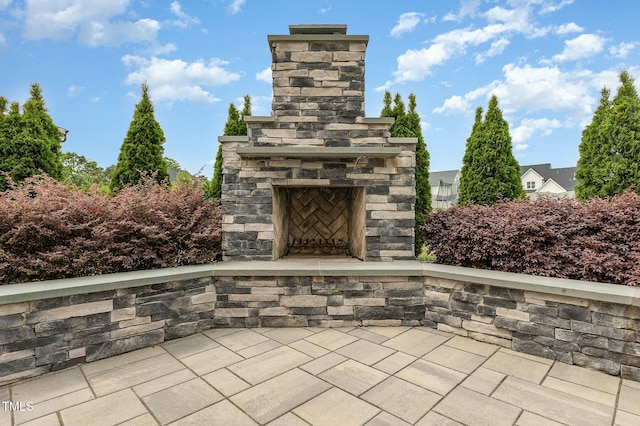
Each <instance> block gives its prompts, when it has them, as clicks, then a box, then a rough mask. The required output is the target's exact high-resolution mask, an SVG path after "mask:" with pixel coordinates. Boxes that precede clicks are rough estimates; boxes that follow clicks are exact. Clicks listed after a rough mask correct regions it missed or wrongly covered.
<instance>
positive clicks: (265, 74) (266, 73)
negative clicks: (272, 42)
mask: <svg viewBox="0 0 640 426" xmlns="http://www.w3.org/2000/svg"><path fill="white" fill-rule="evenodd" d="M256 80H258V81H264V82H265V83H269V84H271V83H273V78H272V77H271V67H267V68H265V69H263V70H262V71H260V72H259V73H256Z"/></svg>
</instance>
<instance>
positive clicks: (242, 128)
mask: <svg viewBox="0 0 640 426" xmlns="http://www.w3.org/2000/svg"><path fill="white" fill-rule="evenodd" d="M250 115H251V96H249V95H245V97H244V106H243V108H242V113H240V112H238V109H237V108H236V106H235V105H234V104H233V103H231V104H229V112H228V114H227V122H226V123H225V125H224V133H223V135H224V136H246V134H247V124H246V123H245V122H244V118H245V117H247V116H250ZM221 195H222V145H218V152H217V154H216V162H215V164H214V166H213V179H212V180H211V184H210V185H209V190H208V191H207V197H211V198H220V197H221Z"/></svg>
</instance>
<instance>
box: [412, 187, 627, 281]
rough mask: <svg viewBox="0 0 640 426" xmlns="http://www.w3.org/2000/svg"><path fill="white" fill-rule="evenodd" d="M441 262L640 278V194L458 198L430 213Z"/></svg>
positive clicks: (428, 223) (428, 225)
mask: <svg viewBox="0 0 640 426" xmlns="http://www.w3.org/2000/svg"><path fill="white" fill-rule="evenodd" d="M422 229H423V231H424V236H425V241H426V244H427V245H428V247H429V248H430V249H431V250H432V251H433V252H434V253H435V255H436V257H437V260H436V262H437V263H442V264H447V265H457V266H466V267H472V268H482V269H493V270H498V271H505V272H517V273H524V274H532V275H541V276H547V277H558V278H569V279H577V280H585V281H597V282H603V283H613V284H625V285H631V286H637V285H639V284H640V195H638V194H635V193H632V192H628V193H625V194H623V195H618V196H615V197H612V198H610V199H608V200H603V199H600V198H593V199H592V200H590V201H589V202H585V203H578V202H576V201H575V200H570V199H553V198H540V199H537V200H536V201H515V202H504V203H498V204H496V205H494V206H491V207H490V206H482V205H471V206H467V207H462V206H455V207H453V208H451V209H449V210H443V211H438V212H434V213H431V214H430V215H428V216H427V217H425V226H424V227H423V228H422Z"/></svg>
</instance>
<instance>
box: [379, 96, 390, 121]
mask: <svg viewBox="0 0 640 426" xmlns="http://www.w3.org/2000/svg"><path fill="white" fill-rule="evenodd" d="M382 105H383V106H382V112H381V113H380V117H393V109H391V93H390V92H388V91H386V92H384V98H383V99H382Z"/></svg>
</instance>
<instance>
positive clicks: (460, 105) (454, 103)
mask: <svg viewBox="0 0 640 426" xmlns="http://www.w3.org/2000/svg"><path fill="white" fill-rule="evenodd" d="M468 109H469V100H468V99H466V98H463V97H462V96H458V95H454V96H452V97H450V98H449V99H445V101H444V104H442V106H441V107H438V108H435V109H434V110H433V113H434V114H456V113H463V112H465V111H467V110H468Z"/></svg>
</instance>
